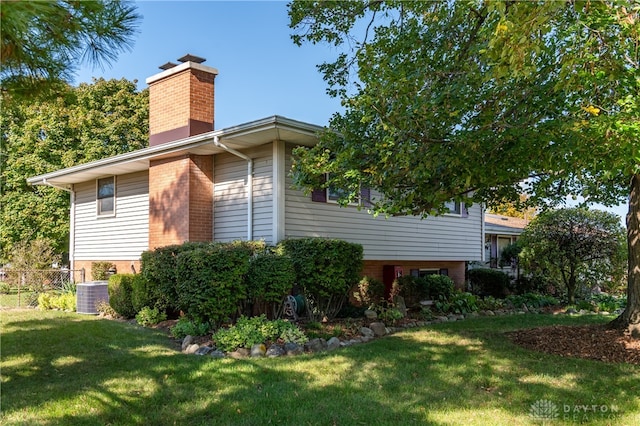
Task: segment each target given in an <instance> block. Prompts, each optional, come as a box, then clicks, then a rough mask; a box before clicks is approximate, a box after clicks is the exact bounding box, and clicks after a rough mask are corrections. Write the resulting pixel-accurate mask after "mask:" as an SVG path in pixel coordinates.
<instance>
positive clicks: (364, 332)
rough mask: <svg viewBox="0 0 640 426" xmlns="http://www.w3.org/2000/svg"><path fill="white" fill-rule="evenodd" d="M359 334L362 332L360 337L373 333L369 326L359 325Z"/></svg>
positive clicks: (369, 335) (371, 335)
mask: <svg viewBox="0 0 640 426" xmlns="http://www.w3.org/2000/svg"><path fill="white" fill-rule="evenodd" d="M360 334H362V337H373V336H374V335H375V333H374V332H373V330H372V329H370V328H369V327H360Z"/></svg>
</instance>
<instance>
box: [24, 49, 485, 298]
mask: <svg viewBox="0 0 640 426" xmlns="http://www.w3.org/2000/svg"><path fill="white" fill-rule="evenodd" d="M203 61H204V60H203V59H201V58H197V57H192V56H187V57H185V58H183V59H182V61H181V62H182V63H181V64H179V65H174V64H169V65H167V66H164V67H161V68H162V69H163V71H162V72H160V73H158V74H156V75H154V76H152V77H150V78H148V79H147V84H149V90H150V96H149V97H150V117H149V125H150V137H149V147H148V148H144V149H141V150H138V151H134V152H130V153H126V154H121V155H117V156H114V157H109V158H104V159H101V160H97V161H93V162H91V163H86V164H80V165H77V166H74V167H70V168H66V169H62V170H58V171H55V172H52V173H47V174H44V175H40V176H35V177H32V178H30V179H28V182H29V183H31V184H34V185H50V186H53V187H56V188H60V189H64V190H67V191H69V192H70V194H71V236H70V247H69V253H70V261H71V263H72V265H71V267H72V268H73V269H80V268H85V269H86V270H87V271H89V270H90V269H91V264H92V262H96V261H110V262H113V263H114V264H115V265H116V266H117V270H118V271H119V272H129V271H130V270H131V268H135V269H136V270H139V267H140V264H139V263H140V255H141V253H142V252H143V251H145V250H148V249H154V248H156V247H162V246H166V245H170V244H181V243H183V242H185V241H232V240H237V239H242V240H264V241H266V242H267V243H269V244H276V243H277V242H279V241H280V240H282V239H284V238H299V237H327V238H340V239H343V240H347V241H350V242H354V243H359V244H362V246H363V248H364V260H365V264H364V271H363V274H364V275H368V276H371V277H375V278H378V279H383V280H385V281H386V282H389V281H390V280H391V281H392V280H393V278H394V277H396V276H398V275H400V274H409V273H411V274H414V275H424V274H432V273H437V274H446V275H449V276H450V277H451V278H452V279H453V280H454V281H455V282H456V284H457V285H458V286H460V287H462V286H463V285H464V279H465V269H466V262H479V261H482V257H483V242H484V240H483V238H484V237H483V220H484V213H483V210H482V208H481V206H480V205H477V204H476V205H474V206H472V207H470V208H468V209H467V208H466V206H464V205H460V204H453V203H452V205H451V213H450V214H446V215H443V216H440V217H429V218H427V219H424V220H421V219H420V218H418V217H392V218H388V219H385V218H383V217H373V216H372V215H370V214H368V213H367V211H366V207H365V208H362V209H358V208H357V206H347V207H341V206H339V205H338V204H337V203H336V202H335V195H336V194H334V193H332V192H331V191H321V192H320V193H319V191H314V192H313V194H305V193H304V192H302V191H299V190H297V189H294V188H292V185H291V178H290V176H289V171H290V168H291V152H292V149H293V148H294V147H297V146H313V145H314V144H315V143H316V141H317V138H316V134H317V132H319V131H320V130H322V128H321V127H320V126H317V125H313V124H309V123H303V122H300V121H296V120H291V119H288V118H284V117H281V116H277V115H275V116H272V117H267V118H263V119H260V120H256V121H252V122H249V123H244V124H239V125H237V126H233V127H228V128H225V129H219V130H216V129H215V128H214V80H215V77H216V75H217V74H218V71H217V70H216V69H214V68H211V67H208V66H205V65H203V64H202V62H203ZM88 276H90V275H88Z"/></svg>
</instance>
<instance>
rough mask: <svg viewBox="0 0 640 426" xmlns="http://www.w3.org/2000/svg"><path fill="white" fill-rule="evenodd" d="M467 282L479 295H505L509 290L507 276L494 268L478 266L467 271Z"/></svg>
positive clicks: (500, 296)
mask: <svg viewBox="0 0 640 426" xmlns="http://www.w3.org/2000/svg"><path fill="white" fill-rule="evenodd" d="M469 282H470V283H471V288H472V290H473V292H474V293H476V294H478V295H480V296H493V297H497V298H503V297H505V296H506V295H507V294H508V292H509V283H510V280H509V276H508V275H507V274H505V273H504V272H502V271H498V270H496V269H488V268H480V269H472V270H470V271H469Z"/></svg>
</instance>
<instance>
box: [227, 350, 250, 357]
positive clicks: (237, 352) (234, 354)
mask: <svg viewBox="0 0 640 426" xmlns="http://www.w3.org/2000/svg"><path fill="white" fill-rule="evenodd" d="M249 353H250V352H249V349H247V348H238V349H236V350H235V351H233V352H229V356H230V357H231V358H233V359H242V358H246V357H248V356H249Z"/></svg>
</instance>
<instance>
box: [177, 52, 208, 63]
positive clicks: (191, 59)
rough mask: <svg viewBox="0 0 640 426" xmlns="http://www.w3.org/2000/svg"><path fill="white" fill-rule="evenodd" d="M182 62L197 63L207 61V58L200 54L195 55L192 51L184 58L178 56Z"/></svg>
mask: <svg viewBox="0 0 640 426" xmlns="http://www.w3.org/2000/svg"><path fill="white" fill-rule="evenodd" d="M178 61H180V62H195V63H196V64H201V63H203V62H204V61H206V59H205V58H201V57H200V56H195V55H192V54H190V53H187V54H186V55H184V56H183V57H182V58H178Z"/></svg>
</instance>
